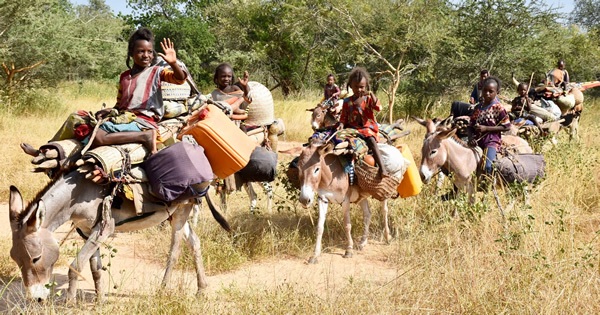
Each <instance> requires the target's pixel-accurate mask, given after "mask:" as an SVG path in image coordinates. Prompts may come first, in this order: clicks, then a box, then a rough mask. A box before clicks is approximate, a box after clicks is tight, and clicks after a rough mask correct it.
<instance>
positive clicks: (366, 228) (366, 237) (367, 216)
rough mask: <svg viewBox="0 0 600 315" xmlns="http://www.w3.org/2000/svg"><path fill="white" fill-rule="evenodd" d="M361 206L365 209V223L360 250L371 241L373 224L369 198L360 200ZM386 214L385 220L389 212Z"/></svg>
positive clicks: (359, 244)
mask: <svg viewBox="0 0 600 315" xmlns="http://www.w3.org/2000/svg"><path fill="white" fill-rule="evenodd" d="M384 202H385V201H384ZM360 208H361V209H362V211H363V223H364V229H363V231H364V233H363V236H362V238H361V239H360V243H358V250H362V249H363V248H365V246H367V243H368V242H369V227H370V226H371V209H370V208H369V200H367V199H366V198H365V199H363V200H362V201H361V202H360ZM386 209H387V208H386ZM384 216H385V220H387V213H385V214H384ZM386 224H387V223H386ZM386 226H387V225H386ZM388 234H389V230H388Z"/></svg>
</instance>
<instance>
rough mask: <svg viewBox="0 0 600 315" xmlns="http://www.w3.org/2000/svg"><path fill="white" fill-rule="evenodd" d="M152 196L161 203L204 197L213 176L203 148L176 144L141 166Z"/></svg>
mask: <svg viewBox="0 0 600 315" xmlns="http://www.w3.org/2000/svg"><path fill="white" fill-rule="evenodd" d="M144 169H145V170H146V175H147V176H148V181H149V183H150V187H151V189H152V193H153V194H154V195H155V196H157V197H159V198H161V199H162V200H164V201H167V202H171V201H175V200H178V199H179V200H183V199H189V198H192V197H199V196H203V195H204V194H205V193H206V191H207V190H208V188H209V186H210V182H211V181H212V179H213V177H214V175H213V170H212V168H211V165H210V163H209V162H208V159H207V158H206V155H205V154H204V148H203V147H201V146H198V145H195V144H191V143H187V142H178V143H175V144H173V145H171V146H169V147H167V148H165V149H164V150H161V151H159V152H158V153H156V154H153V155H151V156H150V157H149V158H148V159H147V160H146V161H145V162H144Z"/></svg>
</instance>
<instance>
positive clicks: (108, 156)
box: [84, 143, 148, 175]
mask: <svg viewBox="0 0 600 315" xmlns="http://www.w3.org/2000/svg"><path fill="white" fill-rule="evenodd" d="M124 154H128V155H129V160H130V163H131V165H135V164H139V163H142V162H143V161H144V158H145V157H146V155H147V154H148V150H147V149H146V148H145V147H144V146H143V145H141V144H139V143H128V144H121V145H115V146H101V147H97V148H95V149H93V150H90V151H88V152H86V153H85V155H84V160H85V159H86V158H87V157H93V158H94V159H96V160H97V161H98V162H99V163H100V164H101V165H102V169H104V171H105V172H107V173H109V174H111V175H112V174H114V172H115V171H118V170H121V169H122V168H123V159H124V156H123V155H124Z"/></svg>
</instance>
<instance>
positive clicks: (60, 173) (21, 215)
mask: <svg viewBox="0 0 600 315" xmlns="http://www.w3.org/2000/svg"><path fill="white" fill-rule="evenodd" d="M70 170H71V169H70V168H59V170H58V172H56V174H54V176H52V178H51V179H50V181H49V182H48V183H47V184H46V186H45V187H44V188H43V189H42V190H40V191H39V192H38V193H37V194H36V195H35V197H33V199H32V200H31V201H30V202H29V204H28V205H27V207H26V208H25V209H26V210H29V209H30V208H31V207H32V206H33V205H34V204H35V203H37V202H38V201H39V200H40V199H42V196H43V195H44V194H45V193H47V192H48V190H50V188H51V187H52V186H53V185H54V184H55V183H56V181H57V180H58V179H59V178H60V177H62V176H63V175H64V174H65V173H67V172H68V171H70ZM28 213H29V211H21V213H19V215H18V216H17V222H21V221H22V220H23V219H24V218H25V216H26V215H27V214H28Z"/></svg>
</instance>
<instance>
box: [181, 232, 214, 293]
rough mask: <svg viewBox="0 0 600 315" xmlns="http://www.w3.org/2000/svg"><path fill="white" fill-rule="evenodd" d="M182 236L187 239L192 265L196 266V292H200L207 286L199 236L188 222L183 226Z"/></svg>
mask: <svg viewBox="0 0 600 315" xmlns="http://www.w3.org/2000/svg"><path fill="white" fill-rule="evenodd" d="M183 230H184V232H183V236H184V237H185V239H186V240H187V244H188V246H189V248H190V250H191V251H192V254H193V255H194V265H195V267H196V279H197V283H198V292H197V294H200V293H201V292H202V289H204V288H206V287H207V286H208V283H207V281H206V274H205V273H204V263H203V262H202V248H201V247H200V238H198V235H197V234H196V232H194V229H192V227H191V226H190V225H189V224H185V225H184V226H183Z"/></svg>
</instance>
